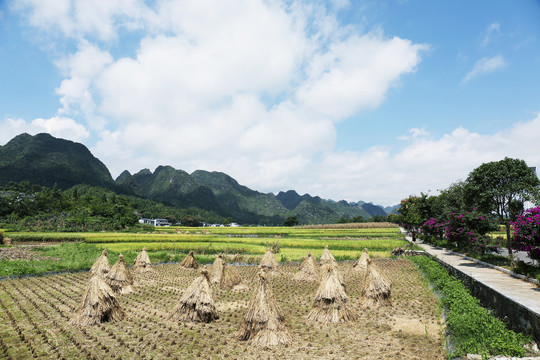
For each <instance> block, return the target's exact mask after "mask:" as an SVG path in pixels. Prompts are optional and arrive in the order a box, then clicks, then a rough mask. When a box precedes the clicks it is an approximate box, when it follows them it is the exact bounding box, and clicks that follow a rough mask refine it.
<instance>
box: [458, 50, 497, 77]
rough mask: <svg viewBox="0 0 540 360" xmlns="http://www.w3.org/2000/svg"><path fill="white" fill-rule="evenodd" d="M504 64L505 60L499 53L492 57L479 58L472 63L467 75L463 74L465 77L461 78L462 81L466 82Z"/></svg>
mask: <svg viewBox="0 0 540 360" xmlns="http://www.w3.org/2000/svg"><path fill="white" fill-rule="evenodd" d="M506 65H507V64H506V61H505V60H504V58H503V57H502V56H501V55H497V56H494V57H492V58H488V57H484V58H481V59H480V60H478V61H477V62H476V63H475V64H474V66H473V68H472V70H471V71H469V72H468V73H467V75H465V77H464V78H463V82H468V81H470V80H471V79H473V78H475V77H478V76H481V75H485V74H489V73H492V72H494V71H497V70H500V69H502V68H504V67H505V66H506Z"/></svg>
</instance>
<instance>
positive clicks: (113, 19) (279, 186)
mask: <svg viewBox="0 0 540 360" xmlns="http://www.w3.org/2000/svg"><path fill="white" fill-rule="evenodd" d="M538 19H540V2H538V1H525V0H523V1H521V0H518V1H492V0H490V1H432V0H423V1H415V0H408V1H406V0H400V1H398V0H396V1H346V0H334V1H279V0H272V1H259V0H249V1H247V0H243V1H242V0H230V1H227V2H222V1H211V0H207V1H203V0H198V1H196V0H181V1H180V0H178V1H176V0H156V1H143V0H94V1H91V2H88V1H82V0H50V1H46V0H17V1H12V0H7V1H2V0H0V145H3V144H5V143H7V142H8V141H9V140H10V139H11V138H12V137H14V136H16V135H17V134H20V133H22V132H28V133H31V134H35V133H39V132H49V133H51V134H52V135H54V136H58V137H62V138H67V139H70V140H74V141H78V142H82V143H84V144H86V145H87V146H88V147H89V148H90V149H91V151H92V152H93V154H94V155H95V156H97V157H98V158H99V159H101V160H102V161H103V162H104V163H105V164H106V165H107V167H108V168H109V169H110V171H111V173H112V175H113V177H116V176H118V175H119V173H120V172H121V171H123V170H126V169H127V170H129V171H130V172H131V173H135V172H137V171H139V170H140V169H143V168H149V169H150V170H152V171H153V170H154V169H155V168H156V167H157V166H158V165H165V164H167V165H171V166H174V167H175V168H178V169H183V170H186V171H188V172H192V171H194V170H196V169H205V170H209V171H222V172H225V173H227V174H229V175H231V176H233V177H234V178H236V179H237V180H238V181H239V182H240V183H241V184H244V185H246V186H249V187H250V188H252V189H255V190H259V191H263V192H274V193H277V192H278V191H281V190H283V191H286V190H288V189H295V190H297V191H298V192H299V193H310V194H312V195H319V196H321V197H324V198H331V199H334V200H339V199H346V200H349V201H358V200H363V201H372V202H374V203H377V204H382V205H393V204H396V203H398V202H399V201H400V200H401V199H402V198H404V197H406V196H408V195H409V194H419V193H420V192H421V191H423V192H426V191H428V190H431V191H433V192H435V191H436V190H437V189H442V188H446V187H448V186H449V185H450V184H451V183H452V182H454V181H456V180H459V179H464V178H466V176H467V174H468V173H469V172H470V171H471V170H472V169H474V168H475V167H476V166H478V165H480V164H482V163H483V162H488V161H497V160H501V159H502V158H504V157H505V156H509V157H516V158H521V159H524V160H525V161H526V162H527V163H528V164H529V165H530V166H538V167H540V151H538V150H539V148H538V138H539V137H540V91H539V90H540V21H538Z"/></svg>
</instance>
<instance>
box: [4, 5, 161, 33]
mask: <svg viewBox="0 0 540 360" xmlns="http://www.w3.org/2000/svg"><path fill="white" fill-rule="evenodd" d="M12 8H13V9H14V10H16V11H20V12H22V13H24V14H25V16H26V18H27V19H28V22H29V23H30V24H31V25H32V26H34V27H36V28H38V29H40V30H42V31H44V32H46V33H55V34H56V33H59V34H60V35H63V36H66V37H70V38H76V39H82V38H85V37H87V36H88V37H95V38H97V39H100V40H105V41H110V40H115V39H117V36H118V30H119V29H121V28H123V29H128V30H134V29H140V28H141V27H142V26H143V23H144V22H145V21H148V20H149V19H151V18H152V11H151V10H150V9H149V8H148V7H147V6H146V4H145V3H144V1H143V0H92V1H86V0H18V1H14V2H13V3H12Z"/></svg>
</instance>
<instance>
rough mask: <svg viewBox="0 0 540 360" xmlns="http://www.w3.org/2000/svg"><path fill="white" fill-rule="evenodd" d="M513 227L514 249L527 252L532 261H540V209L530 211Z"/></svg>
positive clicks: (519, 217)
mask: <svg viewBox="0 0 540 360" xmlns="http://www.w3.org/2000/svg"><path fill="white" fill-rule="evenodd" d="M511 225H512V226H513V227H514V244H513V246H512V248H513V249H515V250H521V251H526V252H527V253H528V254H529V257H530V258H531V259H535V260H540V207H535V208H532V209H528V210H527V211H525V213H524V214H523V215H519V216H518V217H517V219H516V221H515V222H512V223H511Z"/></svg>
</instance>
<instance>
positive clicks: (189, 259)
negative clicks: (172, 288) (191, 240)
mask: <svg viewBox="0 0 540 360" xmlns="http://www.w3.org/2000/svg"><path fill="white" fill-rule="evenodd" d="M180 267H181V268H184V269H197V268H198V267H199V264H198V263H197V260H195V256H194V255H193V251H190V252H189V254H188V256H186V257H185V259H184V260H182V262H181V263H180Z"/></svg>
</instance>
